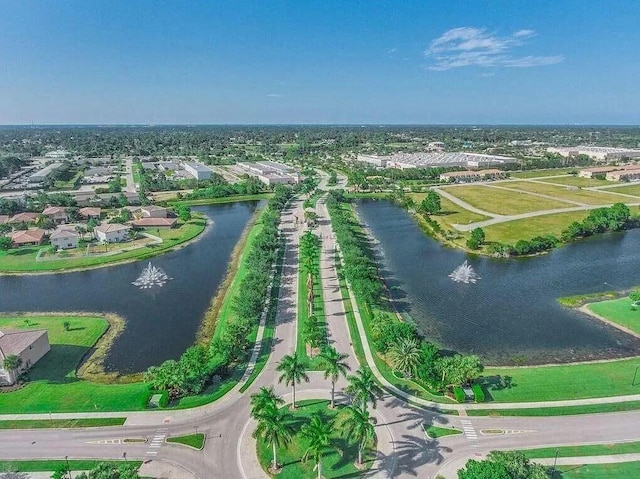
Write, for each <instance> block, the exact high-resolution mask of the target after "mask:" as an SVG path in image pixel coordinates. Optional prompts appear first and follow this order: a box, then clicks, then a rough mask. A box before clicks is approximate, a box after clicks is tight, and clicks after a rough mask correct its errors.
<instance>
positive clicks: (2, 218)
mask: <svg viewBox="0 0 640 479" xmlns="http://www.w3.org/2000/svg"><path fill="white" fill-rule="evenodd" d="M8 222H9V215H0V225H4V224H6V223H8Z"/></svg>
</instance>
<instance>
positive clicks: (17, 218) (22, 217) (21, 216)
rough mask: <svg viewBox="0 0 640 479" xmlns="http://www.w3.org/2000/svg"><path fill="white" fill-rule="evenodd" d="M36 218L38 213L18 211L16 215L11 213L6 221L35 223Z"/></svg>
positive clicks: (11, 222)
mask: <svg viewBox="0 0 640 479" xmlns="http://www.w3.org/2000/svg"><path fill="white" fill-rule="evenodd" d="M37 218H38V213H18V214H17V215H13V216H12V217H11V218H10V219H9V221H7V223H9V224H15V223H35V221H36V219H37Z"/></svg>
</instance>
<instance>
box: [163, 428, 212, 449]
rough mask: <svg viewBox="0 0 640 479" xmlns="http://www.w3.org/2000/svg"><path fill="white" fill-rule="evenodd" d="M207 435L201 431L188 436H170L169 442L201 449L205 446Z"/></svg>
mask: <svg viewBox="0 0 640 479" xmlns="http://www.w3.org/2000/svg"><path fill="white" fill-rule="evenodd" d="M204 441H205V435H204V434H203V433H201V432H198V433H196V434H189V435H187V436H175V437H168V438H167V442H172V443H175V444H183V445H185V446H189V447H192V448H194V449H197V450H198V451H200V450H201V449H202V448H203V447H204Z"/></svg>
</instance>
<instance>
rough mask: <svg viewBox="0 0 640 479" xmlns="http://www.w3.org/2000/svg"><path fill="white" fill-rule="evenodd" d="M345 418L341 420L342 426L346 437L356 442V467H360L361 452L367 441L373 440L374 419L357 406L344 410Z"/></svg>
mask: <svg viewBox="0 0 640 479" xmlns="http://www.w3.org/2000/svg"><path fill="white" fill-rule="evenodd" d="M345 411H346V412H347V414H348V415H347V416H346V417H345V418H344V419H343V420H342V426H344V427H345V429H346V430H345V432H346V434H347V436H349V437H351V438H353V439H355V440H356V441H357V442H358V462H357V463H356V466H358V467H360V466H362V451H364V448H365V446H366V445H367V442H368V441H371V440H373V438H374V437H375V436H376V431H375V429H374V427H373V425H374V424H375V423H376V420H375V418H373V417H371V416H370V415H369V411H367V410H366V409H360V408H359V407H358V406H355V405H353V404H352V405H350V406H347V407H346V408H345Z"/></svg>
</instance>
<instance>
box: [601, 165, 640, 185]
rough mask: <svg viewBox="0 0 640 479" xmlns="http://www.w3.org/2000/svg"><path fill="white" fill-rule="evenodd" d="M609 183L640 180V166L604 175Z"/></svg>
mask: <svg viewBox="0 0 640 479" xmlns="http://www.w3.org/2000/svg"><path fill="white" fill-rule="evenodd" d="M606 179H607V180H609V181H638V180H640V166H638V165H634V166H629V167H627V168H624V169H623V170H617V171H610V172H609V173H607V175H606Z"/></svg>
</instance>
